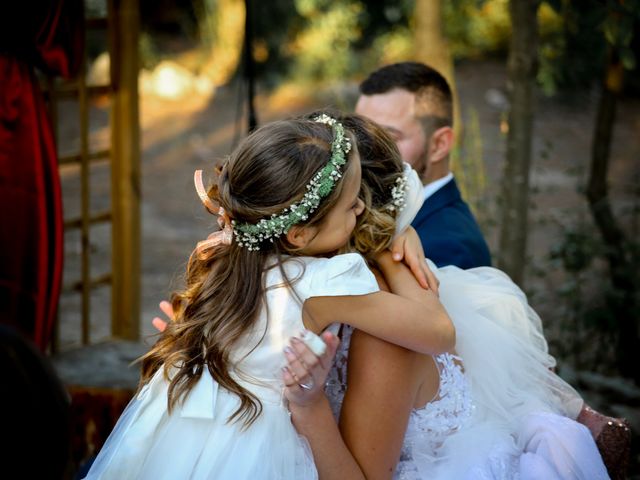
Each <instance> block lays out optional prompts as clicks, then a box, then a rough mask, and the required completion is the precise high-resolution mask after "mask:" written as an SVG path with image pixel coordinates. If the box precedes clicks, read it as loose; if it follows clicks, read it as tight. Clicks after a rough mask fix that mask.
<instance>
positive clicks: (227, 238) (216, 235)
mask: <svg viewBox="0 0 640 480" xmlns="http://www.w3.org/2000/svg"><path fill="white" fill-rule="evenodd" d="M193 182H194V183H195V186H196V192H198V196H199V197H200V200H201V201H202V203H203V204H204V206H205V208H206V209H207V210H209V211H210V212H211V213H213V214H214V215H217V216H218V226H219V227H220V230H219V231H217V232H213V233H212V234H210V235H209V236H208V237H207V239H206V240H203V241H201V242H198V245H197V246H196V253H197V254H198V255H200V254H202V253H203V252H204V251H205V250H208V249H209V248H212V247H216V246H218V245H220V244H223V245H231V242H232V241H233V228H232V226H231V219H230V218H229V215H227V212H225V211H224V208H222V207H220V206H217V205H216V204H215V203H213V201H212V200H211V199H210V198H209V195H207V190H206V189H205V188H204V185H203V183H202V170H196V171H195V173H194V174H193ZM216 212H217V213H216Z"/></svg>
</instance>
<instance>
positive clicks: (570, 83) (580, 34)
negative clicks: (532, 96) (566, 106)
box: [538, 0, 640, 94]
mask: <svg viewBox="0 0 640 480" xmlns="http://www.w3.org/2000/svg"><path fill="white" fill-rule="evenodd" d="M548 3H549V5H551V7H552V8H553V9H554V10H555V11H556V13H557V14H558V15H559V16H560V18H561V19H562V23H561V28H560V29H558V30H556V31H554V32H551V33H550V34H549V35H548V36H547V38H546V40H545V41H543V42H541V52H540V68H539V74H538V80H539V81H540V83H541V84H542V86H543V88H544V90H545V91H546V92H547V93H549V94H551V93H554V92H555V91H556V90H558V89H563V90H567V89H573V88H575V87H588V86H590V85H591V84H592V83H593V81H594V80H596V79H600V78H601V77H602V74H603V66H604V65H605V61H604V59H605V55H607V54H608V53H609V54H612V55H616V56H618V58H620V60H621V61H622V64H623V66H624V67H625V68H626V69H627V70H632V69H634V68H636V58H635V56H634V53H633V50H632V49H631V41H632V39H633V32H634V25H635V24H636V23H637V22H638V21H639V20H640V1H639V0H631V1H624V2H622V1H619V0H606V1H602V0H550V1H549V2H548Z"/></svg>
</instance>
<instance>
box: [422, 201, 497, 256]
mask: <svg viewBox="0 0 640 480" xmlns="http://www.w3.org/2000/svg"><path fill="white" fill-rule="evenodd" d="M430 200H432V199H431V197H430V198H428V199H427V200H426V201H425V204H423V206H422V209H421V212H419V213H418V215H416V219H415V221H414V223H413V224H412V225H413V228H415V229H416V231H417V232H418V235H419V236H420V240H421V241H422V246H423V247H424V249H425V253H426V255H427V257H429V258H431V259H432V260H433V261H434V262H435V263H436V264H437V265H438V266H443V265H457V266H459V267H460V268H471V267H477V266H484V265H490V264H491V256H490V253H489V247H488V246H487V243H486V241H485V239H484V236H483V235H482V231H481V230H480V227H479V226H478V223H477V222H476V220H475V218H474V216H473V213H472V212H471V209H470V208H469V206H468V205H467V203H466V202H465V201H464V200H463V199H462V198H461V197H460V196H458V197H457V198H452V199H450V201H447V202H444V203H443V202H442V200H440V202H441V203H440V205H438V208H433V206H429V205H428V202H429V201H430ZM435 200H436V201H438V199H437V198H436V199H435ZM424 210H426V212H425V211H424ZM421 213H422V215H421ZM425 213H426V214H425Z"/></svg>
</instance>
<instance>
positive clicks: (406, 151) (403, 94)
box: [356, 88, 428, 178]
mask: <svg viewBox="0 0 640 480" xmlns="http://www.w3.org/2000/svg"><path fill="white" fill-rule="evenodd" d="M414 112H415V95H414V94H413V93H411V92H408V91H406V90H402V89H399V88H396V89H393V90H391V91H389V92H387V93H381V94H375V95H360V98H359V99H358V103H357V104H356V113H357V114H359V115H362V116H363V117H366V118H368V119H370V120H373V121H374V122H376V123H377V124H378V125H381V126H382V127H384V128H385V129H386V130H387V132H388V133H389V134H391V136H392V137H393V139H394V140H395V142H396V145H397V146H398V150H400V155H401V156H402V159H403V160H404V161H405V162H407V163H409V164H410V165H411V166H412V167H413V168H414V169H415V170H416V171H417V172H418V175H420V177H421V178H424V176H425V173H426V169H427V166H428V162H427V140H426V138H425V134H424V130H423V128H422V125H421V124H420V122H419V121H418V119H417V118H416V117H415V114H414Z"/></svg>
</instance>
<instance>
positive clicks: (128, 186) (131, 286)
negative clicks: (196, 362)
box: [109, 0, 141, 340]
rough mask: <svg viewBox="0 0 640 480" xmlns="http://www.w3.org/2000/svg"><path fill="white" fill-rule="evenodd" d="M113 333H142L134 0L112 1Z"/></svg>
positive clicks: (127, 336) (131, 337) (134, 335)
mask: <svg viewBox="0 0 640 480" xmlns="http://www.w3.org/2000/svg"><path fill="white" fill-rule="evenodd" d="M109 4H110V5H109V6H110V21H111V22H113V23H112V25H111V28H110V29H109V30H110V35H111V41H110V44H111V81H112V87H113V105H112V115H111V144H112V149H113V155H112V166H111V201H112V206H111V208H112V213H113V224H112V230H111V235H112V254H111V255H112V270H113V283H112V296H111V333H112V334H113V336H114V337H119V338H125V339H129V340H137V339H138V337H139V334H140V193H141V192H140V124H139V113H138V68H139V67H138V29H139V12H138V2H137V0H111V1H110V2H109Z"/></svg>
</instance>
